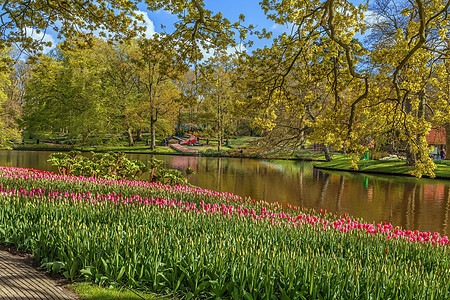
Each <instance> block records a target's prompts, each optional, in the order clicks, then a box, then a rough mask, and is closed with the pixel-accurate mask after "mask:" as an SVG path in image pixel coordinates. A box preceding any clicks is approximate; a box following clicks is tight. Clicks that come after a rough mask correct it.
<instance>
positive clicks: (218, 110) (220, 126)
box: [217, 95, 223, 152]
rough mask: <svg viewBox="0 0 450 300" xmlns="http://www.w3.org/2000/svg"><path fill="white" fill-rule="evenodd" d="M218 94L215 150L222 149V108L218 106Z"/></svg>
mask: <svg viewBox="0 0 450 300" xmlns="http://www.w3.org/2000/svg"><path fill="white" fill-rule="evenodd" d="M220 104H221V103H220V95H218V96H217V127H218V128H217V129H218V130H217V135H218V136H217V140H218V141H219V145H218V146H217V151H219V152H220V151H222V141H223V136H222V109H221V107H220Z"/></svg>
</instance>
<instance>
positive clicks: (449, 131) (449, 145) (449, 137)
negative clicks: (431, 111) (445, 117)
mask: <svg viewBox="0 0 450 300" xmlns="http://www.w3.org/2000/svg"><path fill="white" fill-rule="evenodd" d="M444 127H445V148H446V149H445V150H446V151H449V150H450V123H447V124H445V125H444ZM445 159H446V160H449V159H450V154H448V153H447V155H446V156H445Z"/></svg>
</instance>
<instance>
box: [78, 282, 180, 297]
mask: <svg viewBox="0 0 450 300" xmlns="http://www.w3.org/2000/svg"><path fill="white" fill-rule="evenodd" d="M69 288H70V289H71V290H73V291H75V292H76V293H77V294H78V295H80V297H81V299H83V300H125V299H126V300H142V298H144V299H150V300H162V299H166V300H167V299H175V298H167V297H160V296H157V295H155V294H143V293H140V292H139V293H138V294H139V295H140V297H139V296H137V295H136V294H135V293H133V292H131V291H129V290H126V289H124V290H119V289H116V288H104V287H100V286H98V285H92V284H89V283H76V284H71V285H69Z"/></svg>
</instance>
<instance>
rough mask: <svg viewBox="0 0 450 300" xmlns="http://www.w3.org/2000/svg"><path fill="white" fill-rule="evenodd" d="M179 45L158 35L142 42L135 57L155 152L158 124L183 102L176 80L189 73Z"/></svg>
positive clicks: (134, 61)
mask: <svg viewBox="0 0 450 300" xmlns="http://www.w3.org/2000/svg"><path fill="white" fill-rule="evenodd" d="M177 46H178V44H177V43H176V41H174V40H172V39H167V38H162V37H161V36H159V35H156V34H155V35H154V36H153V37H152V38H149V39H140V40H139V41H138V47H137V48H136V52H135V53H134V56H133V65H134V67H135V68H136V74H137V80H138V84H139V90H140V92H141V95H142V100H143V101H142V102H141V103H142V104H141V105H142V106H141V107H142V109H141V111H146V112H147V114H148V118H149V119H150V132H151V144H150V147H151V149H155V147H156V131H155V129H156V127H155V124H156V122H157V121H158V119H159V118H160V117H161V116H164V115H166V114H167V113H169V112H170V111H171V110H173V108H174V105H175V103H174V102H175V101H176V100H178V99H180V92H179V91H178V90H176V86H175V80H177V79H178V78H179V77H180V76H182V74H184V73H185V72H186V71H187V70H188V68H187V65H186V64H185V62H184V60H183V58H182V57H181V56H180V54H179V53H178V51H177Z"/></svg>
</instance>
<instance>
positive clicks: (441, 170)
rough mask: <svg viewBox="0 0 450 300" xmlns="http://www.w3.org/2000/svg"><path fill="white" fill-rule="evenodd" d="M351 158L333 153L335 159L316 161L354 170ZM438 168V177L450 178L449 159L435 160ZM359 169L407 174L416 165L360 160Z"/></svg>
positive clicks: (333, 167)
mask: <svg viewBox="0 0 450 300" xmlns="http://www.w3.org/2000/svg"><path fill="white" fill-rule="evenodd" d="M350 161H351V158H350V157H348V156H347V155H345V154H335V155H333V160H332V161H329V162H315V163H314V165H315V166H317V167H324V168H332V169H341V170H353V168H352V167H351V163H350ZM435 163H436V167H437V168H436V169H435V170H434V172H435V173H436V176H437V177H448V178H450V162H447V161H435ZM357 165H358V169H359V171H363V172H378V173H392V174H405V175H407V174H408V172H409V171H411V170H413V169H414V167H411V166H406V165H405V161H404V160H400V159H397V160H360V161H359V162H358V163H357Z"/></svg>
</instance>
